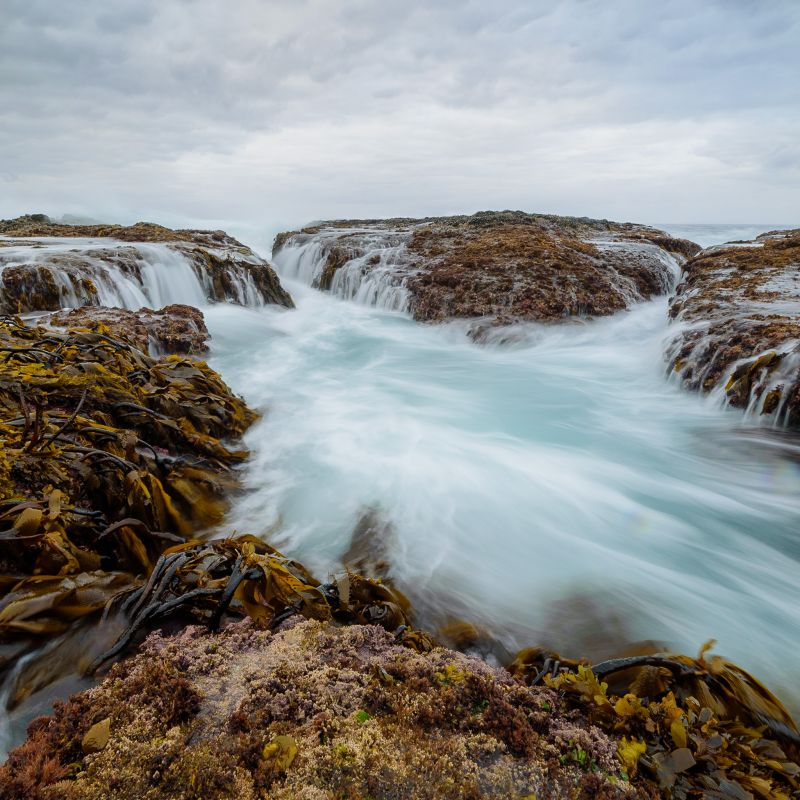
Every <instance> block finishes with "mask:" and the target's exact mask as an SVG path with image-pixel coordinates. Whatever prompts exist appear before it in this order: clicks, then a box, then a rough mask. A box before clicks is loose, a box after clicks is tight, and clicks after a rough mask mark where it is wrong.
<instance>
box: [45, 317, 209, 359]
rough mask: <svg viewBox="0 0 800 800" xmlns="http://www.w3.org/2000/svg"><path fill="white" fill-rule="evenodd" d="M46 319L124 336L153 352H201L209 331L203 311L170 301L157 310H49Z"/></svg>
mask: <svg viewBox="0 0 800 800" xmlns="http://www.w3.org/2000/svg"><path fill="white" fill-rule="evenodd" d="M49 323H50V324H51V325H56V326H58V327H63V328H75V329H82V330H83V329H85V330H90V331H100V332H104V333H110V334H111V335H112V336H114V337H122V338H127V339H128V340H129V341H131V342H132V343H133V344H135V345H136V346H137V347H138V348H139V349H140V350H143V351H144V352H148V351H149V352H151V353H152V354H153V355H164V354H179V355H201V354H203V353H206V352H208V344H207V342H208V338H209V333H208V328H206V323H205V319H204V317H203V312H202V311H200V310H199V309H197V308H193V307H192V306H184V305H171V306H165V307H164V308H162V309H161V310H160V311H154V310H153V309H152V308H140V309H139V310H138V311H126V310H124V309H120V308H105V307H103V306H82V307H81V308H76V309H73V310H72V311H62V312H60V313H58V314H53V316H52V317H50V319H49Z"/></svg>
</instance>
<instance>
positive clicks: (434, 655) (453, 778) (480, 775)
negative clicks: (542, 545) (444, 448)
mask: <svg viewBox="0 0 800 800" xmlns="http://www.w3.org/2000/svg"><path fill="white" fill-rule="evenodd" d="M387 678H388V679H387ZM89 709H90V710H91V711H92V713H95V714H101V713H103V714H107V715H108V716H109V717H111V718H112V719H113V720H114V736H113V738H111V739H110V740H109V741H108V743H107V745H106V747H105V749H103V750H102V751H101V752H98V753H96V754H95V755H93V756H92V759H91V762H90V763H88V762H87V765H86V768H85V770H84V771H83V772H81V773H80V775H81V777H80V780H77V781H58V780H57V781H55V782H53V783H52V784H51V785H50V786H40V787H38V791H39V792H40V794H39V795H38V796H39V797H40V798H41V799H42V800H51V798H59V800H88V798H101V797H103V798H114V799H115V800H127V799H128V798H130V799H131V800H133V798H136V800H138V798H141V797H176V796H181V797H186V798H204V800H206V799H207V800H216V799H217V798H231V800H233V798H237V800H238V798H256V797H266V796H269V797H270V798H273V799H274V800H289V798H292V799H294V798H307V799H308V800H312V798H322V797H332V796H336V797H393V798H408V800H413V798H433V797H436V798H443V799H445V798H464V797H475V798H478V797H486V798H492V797H494V798H507V797H525V796H530V795H532V794H534V795H535V796H537V797H548V798H554V799H555V798H573V797H593V798H598V799H599V798H653V797H657V796H658V792H657V790H656V789H655V786H654V785H653V784H650V783H649V782H647V781H644V780H641V781H639V783H638V784H637V785H635V786H634V785H631V784H630V783H628V782H627V781H626V780H624V779H623V777H622V774H621V770H622V763H621V762H620V761H619V759H618V757H617V746H618V743H617V741H616V739H615V738H614V737H612V736H609V735H608V734H605V733H603V732H602V731H600V730H599V729H598V728H596V727H594V726H592V725H591V724H589V722H588V720H587V719H586V718H585V717H582V716H581V715H580V713H579V712H574V711H572V712H568V711H566V709H565V707H564V706H563V705H562V703H561V701H560V699H559V696H558V695H557V694H556V693H555V692H553V691H552V690H550V689H547V688H544V687H528V686H524V685H523V684H521V683H518V682H516V681H515V680H513V679H512V678H511V677H510V676H509V675H508V673H506V672H505V671H503V670H501V669H499V668H494V667H490V666H488V665H487V664H485V663H484V662H482V661H480V660H478V659H475V658H470V657H467V656H465V655H462V654H460V653H456V652H454V651H452V650H447V649H445V648H437V649H435V650H433V651H431V652H429V653H425V654H420V653H416V652H414V651H413V650H410V649H408V648H406V647H401V646H399V645H398V644H396V642H395V640H394V637H393V636H392V635H391V634H389V633H387V632H386V631H385V630H383V629H382V628H378V627H374V626H371V625H363V626H362V625H358V626H349V627H339V626H336V625H334V624H333V623H330V622H318V621H313V620H311V621H306V620H301V619H300V618H298V617H293V618H290V619H289V620H287V621H286V622H284V623H283V624H282V626H281V628H280V629H279V630H278V631H277V632H275V633H271V632H269V631H266V630H259V629H258V628H257V626H256V625H255V624H254V623H252V622H251V621H244V622H241V623H235V624H232V625H229V626H228V627H227V628H225V629H224V630H223V631H222V632H220V633H218V634H209V633H207V632H205V631H204V630H202V629H200V628H196V627H195V628H187V629H185V630H184V631H182V632H181V633H180V634H178V635H177V636H174V637H171V638H165V637H163V636H161V635H159V634H153V635H151V636H150V638H149V639H148V640H147V641H146V643H145V645H144V647H143V649H142V651H141V653H140V655H137V656H136V657H135V658H133V659H130V660H128V661H125V662H121V663H120V664H117V665H116V666H115V667H113V669H112V671H111V673H110V675H109V676H108V678H106V680H104V681H103V682H102V683H101V684H100V685H99V686H97V687H95V688H94V689H91V690H89V691H88V692H84V693H82V694H79V695H76V696H74V697H73V698H72V699H71V700H70V701H69V702H67V703H64V704H59V705H58V706H57V707H56V711H55V716H54V717H53V718H52V719H50V720H42V721H41V722H39V723H37V724H36V725H34V726H32V730H31V733H30V736H29V739H28V741H27V742H26V743H25V744H24V745H22V746H21V747H20V748H18V749H17V750H15V751H13V752H12V753H11V754H10V756H9V761H8V764H7V766H6V767H4V768H0V794H2V793H3V790H5V791H6V792H9V789H10V788H11V787H12V786H13V780H14V775H15V774H17V773H18V771H19V768H20V766H21V765H22V764H24V763H25V761H26V759H29V758H30V757H31V754H32V753H34V752H38V751H39V750H42V749H47V750H48V752H50V753H52V755H53V756H54V757H56V758H57V759H58V763H59V764H62V763H71V762H72V761H74V760H75V752H76V749H77V748H76V746H75V743H74V741H75V737H76V735H77V731H78V730H79V723H80V720H82V719H84V718H85V715H86V713H87V710H89ZM575 753H582V754H583V756H582V761H581V760H580V759H578V760H576V758H575V755H574V754H575ZM53 773H54V774H55V775H57V774H58V773H57V771H56V770H55V769H54V770H53ZM9 793H10V792H9ZM4 796H5V795H4Z"/></svg>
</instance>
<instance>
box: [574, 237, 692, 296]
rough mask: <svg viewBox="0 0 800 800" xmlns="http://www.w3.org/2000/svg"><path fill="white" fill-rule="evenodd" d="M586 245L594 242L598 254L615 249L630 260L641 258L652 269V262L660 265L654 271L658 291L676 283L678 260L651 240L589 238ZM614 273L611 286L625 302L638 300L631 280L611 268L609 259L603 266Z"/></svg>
mask: <svg viewBox="0 0 800 800" xmlns="http://www.w3.org/2000/svg"><path fill="white" fill-rule="evenodd" d="M587 244H592V245H594V246H595V247H596V248H597V249H598V250H599V251H600V252H601V253H603V252H615V251H616V252H618V253H620V254H621V255H623V256H624V257H625V258H626V259H627V260H630V261H644V262H646V263H647V267H648V269H649V270H650V271H653V261H655V262H656V263H657V264H659V265H660V269H657V270H655V271H653V272H654V274H655V275H656V277H657V279H658V282H659V289H660V293H661V294H669V292H671V291H672V290H673V289H674V288H675V285H676V284H677V282H678V279H679V278H680V274H681V262H680V261H679V260H678V259H677V258H676V257H675V256H674V255H673V254H672V253H669V252H667V251H666V250H664V248H663V247H659V246H658V245H656V244H652V243H651V242H644V241H641V242H637V241H631V240H629V239H589V240H587ZM603 269H608V270H609V271H611V272H613V273H614V274H615V276H616V280H615V285H616V288H617V289H618V290H619V292H620V294H621V295H622V296H623V297H624V298H625V300H626V302H627V303H628V305H632V304H633V303H638V302H641V300H642V299H643V298H642V295H641V292H640V291H639V289H638V288H637V286H636V284H635V283H634V281H633V280H632V279H631V278H630V277H628V276H627V275H622V274H621V273H620V272H619V271H618V270H616V269H615V268H614V265H613V263H612V262H611V261H609V262H608V263H607V264H605V265H604V266H603Z"/></svg>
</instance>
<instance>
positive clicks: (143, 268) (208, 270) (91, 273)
mask: <svg viewBox="0 0 800 800" xmlns="http://www.w3.org/2000/svg"><path fill="white" fill-rule="evenodd" d="M2 243H3V244H4V245H5V246H2V247H0V283H1V284H2V287H0V288H1V289H2V299H0V304H2V305H4V306H5V307H6V310H8V311H12V312H15V311H36V310H49V311H52V310H57V309H59V308H75V307H78V306H81V305H96V306H97V305H102V306H109V307H113V306H116V307H120V308H126V309H131V310H136V309H139V308H142V307H143V306H149V307H151V308H162V307H164V306H167V305H170V304H172V303H184V304H188V305H193V306H203V305H206V304H207V303H208V302H209V301H213V300H227V301H230V302H234V303H238V304H240V305H246V306H262V305H264V297H263V296H262V293H261V292H260V291H259V288H258V286H257V284H256V281H255V280H254V277H253V274H252V269H254V268H255V269H257V268H259V267H261V266H262V265H266V262H264V261H262V260H261V259H258V258H257V257H254V258H253V259H250V258H245V257H241V256H240V255H239V254H238V253H235V254H232V253H230V252H228V251H221V252H216V251H210V250H204V249H200V248H196V247H193V246H192V245H188V244H187V245H184V244H180V243H175V244H165V243H135V244H131V243H128V242H118V241H114V240H110V239H78V238H76V239H57V238H41V239H35V240H19V239H9V238H3V239H2ZM5 243H8V244H5Z"/></svg>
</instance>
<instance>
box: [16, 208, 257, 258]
mask: <svg viewBox="0 0 800 800" xmlns="http://www.w3.org/2000/svg"><path fill="white" fill-rule="evenodd" d="M0 236H24V237H40V236H58V237H64V236H68V237H81V238H93V239H94V238H111V239H117V240H119V241H122V242H176V241H180V242H192V243H193V244H197V245H201V246H204V247H225V248H238V249H240V250H241V253H242V255H248V254H250V253H252V251H251V250H250V248H249V247H246V246H245V245H243V244H242V243H241V242H239V241H237V240H236V239H234V238H233V236H230V235H228V234H227V233H225V231H204V230H194V229H191V230H190V229H179V230H173V229H172V228H165V227H164V226H163V225H157V224H156V223H154V222H137V223H136V224H135V225H112V224H106V223H97V224H90V225H68V224H66V223H63V222H54V221H53V220H51V219H50V218H49V217H47V216H46V215H45V214H25V215H23V216H21V217H17V218H16V219H4V220H0Z"/></svg>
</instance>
